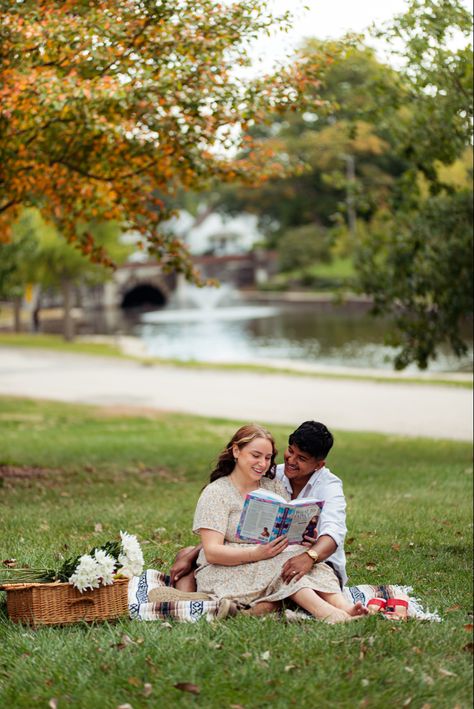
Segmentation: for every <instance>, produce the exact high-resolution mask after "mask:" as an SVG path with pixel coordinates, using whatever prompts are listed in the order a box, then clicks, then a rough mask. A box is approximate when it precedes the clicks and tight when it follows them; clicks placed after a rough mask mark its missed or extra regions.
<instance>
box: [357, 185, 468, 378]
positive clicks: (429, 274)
mask: <svg viewBox="0 0 474 709" xmlns="http://www.w3.org/2000/svg"><path fill="white" fill-rule="evenodd" d="M472 229H473V206H472V193H471V192H468V191H464V192H459V193H455V194H449V195H438V196H436V197H431V198H430V199H428V200H426V202H425V203H424V204H423V205H422V206H421V207H420V208H419V209H418V210H417V211H414V212H412V213H410V212H407V213H399V214H398V215H397V218H396V219H395V220H392V219H391V218H388V219H387V220H386V222H385V223H384V222H383V221H381V222H380V223H379V224H378V225H374V227H373V230H372V231H371V232H368V234H367V236H366V240H365V241H364V242H363V243H362V245H361V246H360V249H359V252H358V257H357V268H358V271H359V276H360V283H361V286H362V289H363V290H364V291H365V292H366V293H371V294H373V296H374V299H375V309H376V312H379V313H390V314H391V315H392V316H393V318H394V322H395V324H396V326H397V331H396V332H394V333H393V334H392V343H393V344H395V345H401V346H402V349H401V351H400V353H399V354H398V355H397V357H396V360H395V365H396V367H397V368H398V369H403V368H404V367H405V366H406V365H407V364H409V363H410V362H412V361H416V362H417V364H418V366H419V367H420V368H421V369H425V368H426V367H427V366H428V362H429V360H430V359H431V358H433V357H435V356H436V348H437V345H438V344H439V343H442V342H448V343H449V344H450V345H451V347H452V349H453V351H454V352H455V353H456V354H457V355H462V354H465V353H466V352H467V345H466V343H465V342H464V341H463V339H462V336H461V332H462V326H463V324H464V321H465V318H466V317H468V316H469V314H470V313H471V312H472V296H473V270H472Z"/></svg>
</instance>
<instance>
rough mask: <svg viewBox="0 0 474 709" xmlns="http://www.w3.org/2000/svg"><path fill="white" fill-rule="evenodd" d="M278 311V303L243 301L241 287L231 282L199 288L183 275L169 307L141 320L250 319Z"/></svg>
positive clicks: (154, 311) (160, 321)
mask: <svg viewBox="0 0 474 709" xmlns="http://www.w3.org/2000/svg"><path fill="white" fill-rule="evenodd" d="M277 313H278V308H277V307H275V306H268V305H262V306H260V305H241V304H240V299H239V294H238V291H237V290H236V289H235V288H234V287H233V286H231V285H230V284H229V283H222V284H221V285H220V286H219V287H217V288H212V287H210V286H204V287H203V288H198V287H197V286H195V285H192V284H190V283H187V282H186V281H184V279H181V278H180V279H179V280H178V287H177V288H176V291H175V292H174V294H173V296H172V297H171V298H170V301H169V303H168V305H167V306H166V308H164V309H162V310H153V311H151V312H148V313H144V314H143V316H142V318H141V320H142V322H145V323H147V324H153V323H178V322H198V321H203V320H249V319H254V318H268V317H271V316H272V315H276V314H277Z"/></svg>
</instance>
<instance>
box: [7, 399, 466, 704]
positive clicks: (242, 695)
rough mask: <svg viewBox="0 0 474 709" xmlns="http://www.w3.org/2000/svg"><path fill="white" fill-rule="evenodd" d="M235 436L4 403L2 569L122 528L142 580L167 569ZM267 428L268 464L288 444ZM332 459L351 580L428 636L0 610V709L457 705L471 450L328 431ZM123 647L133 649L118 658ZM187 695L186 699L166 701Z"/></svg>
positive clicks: (49, 558)
mask: <svg viewBox="0 0 474 709" xmlns="http://www.w3.org/2000/svg"><path fill="white" fill-rule="evenodd" d="M236 426H237V423H236V422H228V421H221V420H217V419H202V418H197V417H190V416H180V415H156V416H152V415H150V416H149V417H144V416H138V415H136V416H119V415H116V414H114V413H112V412H110V411H106V410H100V409H94V408H88V407H75V406H68V405H60V404H52V403H42V402H35V401H27V400H21V399H7V398H4V399H0V431H1V433H0V436H1V447H0V465H1V466H2V468H1V470H3V478H2V479H0V480H1V482H0V554H1V557H0V558H1V559H7V558H12V557H13V558H16V559H18V560H19V561H21V562H22V563H27V564H30V565H31V566H37V565H41V564H43V563H51V562H55V561H56V560H57V559H58V554H61V553H62V554H68V555H69V554H73V553H75V552H78V553H80V552H85V551H87V550H88V549H89V548H90V547H91V546H93V545H94V544H96V543H102V542H104V541H106V540H107V539H110V538H111V537H113V536H115V535H116V534H117V533H118V531H119V530H120V529H126V530H128V531H129V532H131V533H135V534H137V535H138V537H139V539H140V541H141V542H142V545H143V550H144V553H145V559H146V563H147V566H150V567H153V568H156V567H158V566H159V567H163V568H167V567H168V565H169V564H170V562H171V560H172V559H173V557H174V554H175V552H176V551H177V549H178V548H179V547H180V546H181V545H184V544H188V543H192V542H193V541H194V539H193V535H192V533H191V532H190V527H191V520H192V514H193V509H194V506H195V503H196V500H197V497H198V495H199V491H200V489H201V488H202V486H203V484H204V483H205V482H206V480H207V476H208V474H209V468H210V464H211V462H212V460H213V459H214V457H215V455H216V453H217V452H218V451H219V449H220V447H221V446H222V444H223V443H224V442H225V441H226V440H227V439H228V438H229V436H230V434H231V433H232V432H233V430H234V429H235V428H236ZM272 430H273V432H274V433H275V435H276V437H277V440H278V446H279V449H280V450H282V449H283V447H284V444H285V440H286V437H287V434H288V431H287V430H286V429H283V428H282V427H277V426H272ZM330 462H331V467H332V468H333V470H334V471H337V472H338V473H339V474H340V475H341V476H342V477H343V479H344V484H345V493H346V496H347V500H348V527H349V535H348V539H347V552H348V571H349V576H350V579H351V580H352V581H353V582H358V583H363V582H367V583H373V582H380V583H382V582H392V583H402V584H408V585H412V586H413V587H414V589H415V592H416V595H417V596H419V597H420V598H421V599H422V600H423V601H424V603H425V604H426V605H428V606H429V607H430V608H431V609H434V608H437V609H438V610H439V612H440V613H441V615H442V618H443V622H442V623H439V624H436V623H422V622H419V621H410V622H409V623H407V624H403V625H394V624H392V623H389V622H387V621H384V620H383V619H382V618H368V619H363V620H362V621H358V622H356V623H352V624H348V625H347V626H344V627H341V626H338V627H336V626H327V625H324V624H321V623H317V622H312V621H309V622H305V623H303V624H288V623H286V622H285V621H283V620H278V619H263V620H262V619H251V618H242V617H240V618H239V617H237V618H233V619H228V620H225V621H221V622H219V623H215V624H209V623H206V622H205V621H204V622H200V623H198V624H195V625H187V624H182V625H180V624H171V626H169V625H162V624H160V623H148V624H145V623H142V624H140V623H138V622H136V621H133V622H132V621H128V620H123V621H121V622H119V623H116V624H113V625H109V624H103V625H96V626H87V625H85V624H84V625H76V626H73V627H68V628H43V629H39V630H37V631H32V630H29V629H28V628H24V627H19V626H15V625H13V624H12V623H11V622H10V621H9V620H8V619H7V617H6V611H5V606H4V605H1V606H0V638H1V640H0V687H1V690H0V706H5V707H14V708H16V707H24V708H25V709H26V708H30V707H33V706H35V707H36V706H38V707H42V706H44V707H47V706H48V703H49V702H50V700H51V699H52V698H54V699H57V700H58V707H59V708H61V707H62V706H65V705H66V704H67V705H69V706H72V707H74V708H81V709H82V708H84V709H95V708H96V707H98V706H100V707H103V709H113V708H115V707H117V706H119V705H121V704H125V703H126V704H130V705H131V706H132V707H133V709H139V708H141V707H157V706H163V707H168V706H178V707H189V706H199V707H205V708H206V709H207V708H209V707H211V708H214V707H216V708H217V707H231V706H234V707H236V706H242V707H245V708H246V709H250V708H253V707H259V708H260V707H278V708H282V709H283V707H288V706H293V705H294V706H301V707H309V706H313V705H318V706H320V707H328V708H329V707H358V706H362V707H382V706H387V705H388V706H411V707H417V708H421V707H423V706H425V707H427V706H431V707H436V708H438V707H449V708H452V707H455V706H458V707H462V708H464V707H468V706H471V660H472V655H471V653H472V644H471V645H469V643H470V642H471V637H470V632H469V629H470V628H471V629H472V625H471V626H470V624H471V623H472V615H470V611H471V559H470V550H471V534H472V524H471V521H472V520H471V484H472V468H471V463H470V446H468V445H467V444H459V443H453V442H447V441H443V442H436V441H432V440H430V441H426V440H421V439H420V440H413V439H410V440H408V439H403V438H395V437H387V436H380V435H371V434H353V433H337V436H336V445H335V449H334V451H333V452H332V453H331V459H330ZM99 524H100V525H101V528H100V527H97V525H99ZM96 529H101V531H95V530H96ZM64 545H67V547H66V546H64ZM0 596H2V597H3V598H4V595H3V594H0ZM0 603H1V601H0ZM124 634H126V635H128V636H129V637H130V638H131V639H132V640H133V643H130V644H127V645H126V646H124V647H123V648H122V649H121V645H120V643H121V638H122V637H123V635H124ZM267 653H270V654H269V655H268V654H267ZM185 682H190V683H193V684H196V685H198V687H199V688H200V693H199V694H198V695H194V694H190V693H188V692H186V691H180V690H179V689H176V688H175V687H174V685H175V684H178V683H185ZM145 685H151V689H150V687H145ZM146 695H148V696H146Z"/></svg>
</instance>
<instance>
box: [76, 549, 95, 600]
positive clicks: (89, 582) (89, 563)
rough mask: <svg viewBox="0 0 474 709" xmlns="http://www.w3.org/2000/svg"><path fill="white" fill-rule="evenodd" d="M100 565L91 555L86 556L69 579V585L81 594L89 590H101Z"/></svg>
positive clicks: (82, 557)
mask: <svg viewBox="0 0 474 709" xmlns="http://www.w3.org/2000/svg"><path fill="white" fill-rule="evenodd" d="M99 568H100V567H99V564H98V563H97V561H96V560H95V559H93V558H92V556H90V555H89V554H84V556H81V558H80V559H79V563H78V565H77V566H76V570H75V571H74V573H73V574H72V575H71V577H70V578H69V583H70V584H72V585H73V586H75V587H76V588H77V589H78V590H79V591H80V592H81V593H82V592H83V591H85V590H86V589H87V588H90V589H92V588H99V586H100V576H101V575H100V573H99Z"/></svg>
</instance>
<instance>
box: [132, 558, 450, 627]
mask: <svg viewBox="0 0 474 709" xmlns="http://www.w3.org/2000/svg"><path fill="white" fill-rule="evenodd" d="M159 586H171V579H170V577H169V576H167V575H166V574H163V573H161V572H160V571H157V570H155V569H148V571H145V572H144V573H143V574H142V575H141V576H134V577H133V578H132V579H131V580H130V583H129V587H128V606H129V612H130V618H134V619H136V620H144V621H151V620H170V619H174V620H179V621H184V622H188V623H195V622H196V621H198V620H201V619H203V618H204V619H206V620H208V621H212V620H214V619H215V618H216V617H217V615H218V610H219V602H218V601H217V600H210V601H201V600H198V601H196V600H192V601H169V602H166V603H163V602H162V603H150V602H149V601H148V594H149V592H150V591H151V590H152V589H154V588H157V587H159ZM400 593H405V594H406V595H407V596H408V597H409V602H408V617H409V618H416V619H418V620H426V621H431V622H435V623H440V622H441V618H440V616H439V613H438V612H437V611H436V610H435V611H430V610H428V609H425V608H424V607H423V604H422V602H421V600H420V599H419V598H416V597H415V596H413V595H412V594H413V588H412V587H411V586H393V585H388V584H386V585H379V586H372V585H368V584H360V585H358V586H347V587H346V588H344V595H345V596H346V598H347V599H348V600H349V601H351V602H352V603H356V602H357V601H361V602H362V603H363V604H364V605H367V603H368V602H369V601H370V599H371V598H385V599H389V598H397V596H398V595H400ZM285 615H286V616H287V618H288V619H291V620H297V619H305V620H308V619H310V620H311V619H312V616H310V615H308V614H307V613H305V612H303V611H291V610H287V611H286V612H285Z"/></svg>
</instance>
